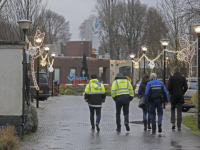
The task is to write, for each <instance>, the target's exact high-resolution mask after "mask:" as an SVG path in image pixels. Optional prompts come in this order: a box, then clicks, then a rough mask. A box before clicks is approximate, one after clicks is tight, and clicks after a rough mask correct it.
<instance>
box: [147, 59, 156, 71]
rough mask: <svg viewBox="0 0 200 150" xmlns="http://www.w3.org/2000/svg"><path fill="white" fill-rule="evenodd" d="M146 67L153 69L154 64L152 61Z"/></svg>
mask: <svg viewBox="0 0 200 150" xmlns="http://www.w3.org/2000/svg"><path fill="white" fill-rule="evenodd" d="M148 66H149V67H150V68H151V69H153V68H154V67H155V63H154V62H153V61H150V63H149V64H148Z"/></svg>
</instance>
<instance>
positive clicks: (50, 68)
mask: <svg viewBox="0 0 200 150" xmlns="http://www.w3.org/2000/svg"><path fill="white" fill-rule="evenodd" d="M48 62H49V68H48V70H49V72H53V71H54V69H53V67H52V66H53V62H54V59H52V62H50V61H49V57H48Z"/></svg>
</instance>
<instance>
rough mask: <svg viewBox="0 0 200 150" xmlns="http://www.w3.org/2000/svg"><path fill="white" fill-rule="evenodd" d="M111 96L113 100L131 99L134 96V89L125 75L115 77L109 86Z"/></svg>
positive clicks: (125, 100)
mask: <svg viewBox="0 0 200 150" xmlns="http://www.w3.org/2000/svg"><path fill="white" fill-rule="evenodd" d="M111 96H112V97H113V99H114V100H115V101H121V102H129V101H131V100H132V99H133V97H134V91H133V87H132V85H131V83H130V81H128V80H127V78H126V77H116V78H115V81H114V82H113V84H112V87H111Z"/></svg>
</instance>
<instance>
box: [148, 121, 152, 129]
mask: <svg viewBox="0 0 200 150" xmlns="http://www.w3.org/2000/svg"><path fill="white" fill-rule="evenodd" d="M148 130H151V119H150V118H148Z"/></svg>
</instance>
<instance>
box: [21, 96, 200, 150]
mask: <svg viewBox="0 0 200 150" xmlns="http://www.w3.org/2000/svg"><path fill="white" fill-rule="evenodd" d="M137 104H138V100H137V99H136V98H134V100H133V101H132V102H131V105H130V117H129V118H130V121H137V122H140V121H142V110H141V109H140V108H138V107H137ZM43 107H45V108H44V109H43V111H41V112H40V115H39V128H38V131H37V132H36V133H33V134H31V135H30V136H28V137H27V138H26V139H25V141H24V142H23V143H22V146H21V148H20V150H29V149H30V150H51V149H54V150H60V149H62V150H133V149H135V150H138V149H145V150H153V149H156V150H160V149H162V150H165V149H166V150H169V149H181V150H188V149H190V150H198V149H200V142H199V141H200V136H199V135H196V134H193V133H192V132H190V131H189V130H188V129H187V128H185V127H182V131H177V130H175V131H172V130H171V124H170V115H169V112H168V113H167V112H164V116H163V132H162V133H161V134H158V133H156V135H152V134H151V131H146V132H145V131H144V130H143V125H142V124H139V123H136V124H134V123H130V129H131V130H130V131H129V132H127V131H126V130H125V126H124V125H123V115H122V116H121V120H122V131H121V133H117V132H116V124H115V122H116V120H115V116H116V115H115V103H114V101H113V100H112V98H111V97H107V99H106V102H105V103H104V104H103V108H102V118H101V122H100V129H101V131H100V133H97V132H96V131H95V132H91V130H90V129H91V125H90V117H89V108H88V105H87V103H86V102H85V101H84V100H83V97H82V96H61V97H53V98H51V100H50V102H49V103H48V105H46V106H45V105H43ZM122 114H123V113H122Z"/></svg>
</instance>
